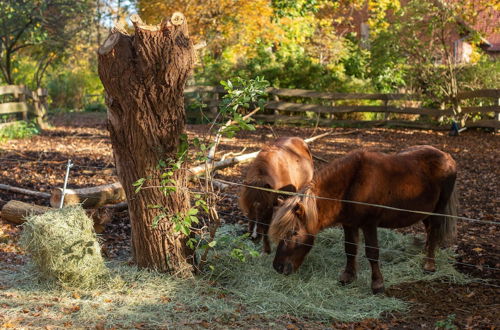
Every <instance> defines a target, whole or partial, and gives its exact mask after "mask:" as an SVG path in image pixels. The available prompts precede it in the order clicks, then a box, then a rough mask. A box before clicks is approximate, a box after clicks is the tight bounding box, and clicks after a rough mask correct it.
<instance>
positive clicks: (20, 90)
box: [0, 85, 31, 97]
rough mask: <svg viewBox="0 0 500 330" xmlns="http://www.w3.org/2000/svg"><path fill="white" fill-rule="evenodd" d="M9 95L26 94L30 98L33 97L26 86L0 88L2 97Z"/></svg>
mask: <svg viewBox="0 0 500 330" xmlns="http://www.w3.org/2000/svg"><path fill="white" fill-rule="evenodd" d="M8 94H24V95H26V96H28V97H31V91H30V90H29V89H28V88H26V86H17V85H7V86H0V95H8Z"/></svg>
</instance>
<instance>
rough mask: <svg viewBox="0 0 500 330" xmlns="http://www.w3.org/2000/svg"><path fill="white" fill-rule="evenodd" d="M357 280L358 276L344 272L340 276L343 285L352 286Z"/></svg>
mask: <svg viewBox="0 0 500 330" xmlns="http://www.w3.org/2000/svg"><path fill="white" fill-rule="evenodd" d="M355 279H356V275H354V274H351V273H348V272H343V273H342V275H340V279H339V282H340V284H342V285H347V284H351V283H352V282H354V280H355Z"/></svg>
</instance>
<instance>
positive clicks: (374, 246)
mask: <svg viewBox="0 0 500 330" xmlns="http://www.w3.org/2000/svg"><path fill="white" fill-rule="evenodd" d="M363 235H364V236H365V251H366V257H367V258H368V260H369V261H370V266H371V268H372V292H373V293H374V294H377V293H383V292H384V278H383V277H382V273H381V272H380V267H379V263H378V255H379V253H378V250H379V247H378V239H377V227H376V226H369V227H363Z"/></svg>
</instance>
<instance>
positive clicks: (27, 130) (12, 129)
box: [0, 121, 40, 142]
mask: <svg viewBox="0 0 500 330" xmlns="http://www.w3.org/2000/svg"><path fill="white" fill-rule="evenodd" d="M39 133H40V130H39V129H38V127H37V126H36V125H35V124H34V123H32V122H26V121H19V122H15V123H13V124H11V125H7V126H5V127H4V128H1V129H0V142H2V141H6V140H11V139H27V138H30V137H32V136H34V135H37V134H39Z"/></svg>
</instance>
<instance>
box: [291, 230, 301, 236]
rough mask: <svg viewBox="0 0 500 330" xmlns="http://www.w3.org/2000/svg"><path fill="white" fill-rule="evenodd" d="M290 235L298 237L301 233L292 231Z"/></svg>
mask: <svg viewBox="0 0 500 330" xmlns="http://www.w3.org/2000/svg"><path fill="white" fill-rule="evenodd" d="M290 234H292V236H297V235H298V234H299V232H298V231H296V230H292V231H290Z"/></svg>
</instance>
